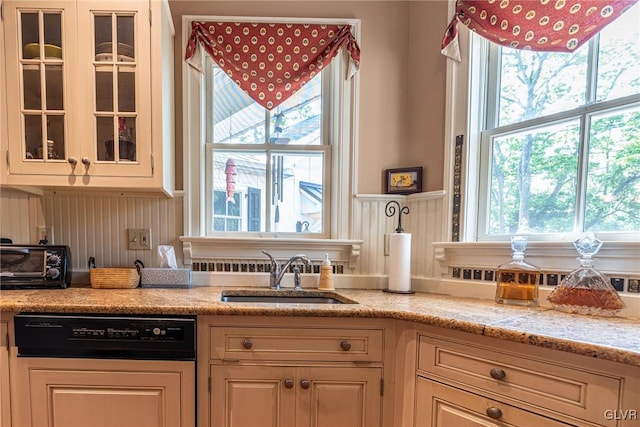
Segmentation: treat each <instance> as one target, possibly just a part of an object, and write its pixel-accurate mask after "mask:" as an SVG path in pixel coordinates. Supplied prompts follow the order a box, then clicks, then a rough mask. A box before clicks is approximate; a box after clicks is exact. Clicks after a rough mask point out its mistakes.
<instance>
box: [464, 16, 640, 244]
mask: <svg viewBox="0 0 640 427" xmlns="http://www.w3.org/2000/svg"><path fill="white" fill-rule="evenodd" d="M638 20H640V6H635V7H634V8H633V9H631V10H629V11H628V12H627V13H626V14H625V15H623V16H622V17H620V18H619V19H618V20H617V21H615V22H614V23H612V24H611V25H610V26H608V27H606V28H605V29H604V30H603V31H602V32H601V33H600V34H599V35H598V36H596V37H594V38H593V39H592V40H591V41H590V42H589V43H588V44H586V45H584V46H582V48H580V49H579V50H578V51H576V52H575V53H572V54H567V53H555V52H531V51H524V50H515V49H510V48H501V47H499V46H497V45H494V44H490V43H488V42H486V41H484V40H482V41H480V38H479V37H478V36H475V35H474V37H475V39H474V40H473V43H476V42H479V43H482V44H485V49H484V50H483V49H477V50H476V51H475V55H476V56H474V57H473V58H472V61H476V60H479V61H480V62H482V63H483V64H485V65H484V68H483V67H480V68H478V67H475V68H473V67H472V69H473V70H481V71H482V73H481V74H482V75H483V76H484V77H483V78H484V79H486V80H485V81H486V93H485V96H484V101H479V102H478V103H479V104H480V102H482V104H480V105H478V106H477V107H478V111H479V112H482V110H483V109H484V114H481V116H482V117H484V119H483V120H481V121H480V122H479V126H481V128H480V147H479V152H478V159H479V164H480V167H479V168H478V171H479V173H478V175H479V177H478V180H477V182H478V187H477V188H478V200H477V206H478V212H477V213H478V215H477V218H478V219H477V224H476V235H477V238H478V240H500V239H503V238H506V236H509V235H512V234H514V233H516V232H520V233H527V234H529V235H532V236H535V237H537V238H542V239H553V238H557V236H558V235H562V234H571V233H581V232H584V231H593V232H596V233H609V234H612V233H616V234H615V235H616V236H624V235H627V236H628V235H630V234H635V233H637V232H639V231H640V216H638V214H637V213H638V212H640V28H639V27H638V26H637V25H635V24H634V23H637V22H638ZM472 73H473V72H472ZM475 78H477V75H476V76H472V80H473V79H475ZM473 115H474V114H473V113H472V114H471V115H470V116H473ZM482 121H484V123H482ZM470 143H473V141H470ZM474 216H475V215H468V217H474Z"/></svg>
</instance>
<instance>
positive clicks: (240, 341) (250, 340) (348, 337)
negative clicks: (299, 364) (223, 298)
mask: <svg viewBox="0 0 640 427" xmlns="http://www.w3.org/2000/svg"><path fill="white" fill-rule="evenodd" d="M382 335H383V331H382V330H381V329H349V328H344V329H333V328H325V329H321V328H318V329H314V328H286V329H285V328H270V327H264V328H262V327H229V326H220V327H212V328H211V329H210V341H209V342H210V343H211V347H210V357H211V359H240V360H315V361H340V362H355V361H367V362H382V354H383V351H382V346H383V340H382Z"/></svg>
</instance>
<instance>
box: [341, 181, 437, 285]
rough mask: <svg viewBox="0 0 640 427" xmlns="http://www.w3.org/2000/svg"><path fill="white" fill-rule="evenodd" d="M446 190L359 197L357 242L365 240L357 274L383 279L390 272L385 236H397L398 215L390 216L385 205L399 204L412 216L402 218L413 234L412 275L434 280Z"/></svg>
mask: <svg viewBox="0 0 640 427" xmlns="http://www.w3.org/2000/svg"><path fill="white" fill-rule="evenodd" d="M444 195H445V192H444V191H433V192H428V193H419V194H412V195H409V196H400V197H398V196H389V195H378V194H375V195H358V196H356V197H355V204H354V221H353V224H354V226H353V227H354V236H353V238H354V239H357V240H362V241H363V242H364V243H363V244H362V248H361V254H360V261H359V268H358V272H357V273H358V274H363V275H370V276H380V275H386V274H387V272H388V270H389V265H388V264H389V256H388V255H385V235H389V234H391V233H394V232H395V230H396V227H397V226H398V214H397V211H396V215H395V216H393V217H387V216H386V213H385V206H386V204H387V203H388V202H389V201H391V200H395V201H397V202H398V203H399V204H400V206H401V207H404V206H407V207H408V208H409V214H407V215H403V216H402V228H403V229H404V232H405V233H410V234H411V276H412V277H433V274H434V268H433V267H434V265H433V260H434V252H433V247H432V246H431V244H432V243H433V242H437V241H440V240H445V238H446V230H445V226H444V224H445V222H444V218H443V202H444Z"/></svg>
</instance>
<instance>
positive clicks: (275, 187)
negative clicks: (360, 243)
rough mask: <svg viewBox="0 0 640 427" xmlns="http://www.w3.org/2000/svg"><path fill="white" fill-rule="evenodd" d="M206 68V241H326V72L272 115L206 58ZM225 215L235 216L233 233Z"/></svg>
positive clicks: (328, 150)
mask: <svg viewBox="0 0 640 427" xmlns="http://www.w3.org/2000/svg"><path fill="white" fill-rule="evenodd" d="M205 61H206V67H205V70H206V77H205V82H206V83H205V86H204V87H205V91H204V96H205V99H206V103H205V105H207V110H206V112H205V117H206V118H207V119H206V121H205V122H206V125H207V132H206V135H207V139H206V142H205V149H206V168H207V179H206V186H205V188H206V190H205V191H206V192H205V199H206V207H207V209H206V211H205V212H206V213H205V215H206V218H207V230H206V232H207V234H208V235H210V234H214V233H216V232H220V231H224V232H229V231H238V232H260V233H283V232H284V233H299V232H302V231H304V232H305V233H316V234H323V233H324V232H325V230H326V229H327V228H328V225H327V222H326V221H327V220H328V218H329V215H327V212H328V209H329V208H330V198H329V197H326V192H325V191H324V190H325V188H328V183H329V182H330V177H331V145H330V144H329V137H328V132H327V129H328V126H329V117H330V115H329V114H327V110H326V107H327V105H328V103H327V100H328V99H329V98H330V95H329V94H330V82H331V79H330V78H325V75H327V74H330V73H331V70H330V69H331V67H329V68H327V69H325V70H323V71H322V72H320V73H319V74H318V75H317V76H316V77H314V78H313V79H312V80H310V81H309V82H308V83H307V84H306V85H305V86H304V87H303V88H302V89H301V90H300V91H298V92H297V93H296V94H295V95H294V96H292V97H291V98H289V99H287V100H286V101H285V102H284V103H282V104H281V105H279V106H278V107H276V108H274V109H272V110H271V111H269V110H267V109H265V108H263V107H261V106H260V105H259V104H258V103H256V102H255V101H253V100H252V99H251V98H250V97H249V96H248V95H247V94H246V93H244V92H243V91H242V89H241V88H240V87H238V86H237V85H236V84H235V83H234V82H233V81H232V80H231V78H229V76H227V74H226V73H225V72H224V71H223V70H221V69H220V68H219V67H218V66H217V65H216V64H215V63H214V62H213V60H212V59H211V58H210V57H209V56H206V60H205ZM227 212H233V215H234V219H233V224H232V226H231V227H229V221H230V220H229V219H228V217H226V216H225V215H228V214H227ZM221 214H222V215H223V216H220V215H221ZM225 218H227V219H225ZM225 223H226V225H225ZM303 224H304V227H302V225H303Z"/></svg>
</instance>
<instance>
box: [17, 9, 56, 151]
mask: <svg viewBox="0 0 640 427" xmlns="http://www.w3.org/2000/svg"><path fill="white" fill-rule="evenodd" d="M18 17H19V18H18V24H19V26H20V31H19V33H18V37H19V43H18V46H19V48H20V51H21V54H20V59H19V68H20V74H21V77H22V78H21V81H22V99H21V104H22V108H21V115H22V120H21V122H22V125H23V129H24V133H23V137H24V139H23V156H24V157H23V158H24V160H26V161H34V162H64V161H65V156H66V151H67V148H66V145H67V144H66V140H67V131H66V125H65V123H66V111H65V105H66V103H67V102H68V100H67V99H65V96H64V94H65V87H64V85H65V81H64V78H63V76H64V74H65V71H64V69H65V66H66V64H65V57H66V55H67V52H66V46H64V43H63V39H62V31H63V28H62V27H63V26H62V11H48V10H18Z"/></svg>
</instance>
